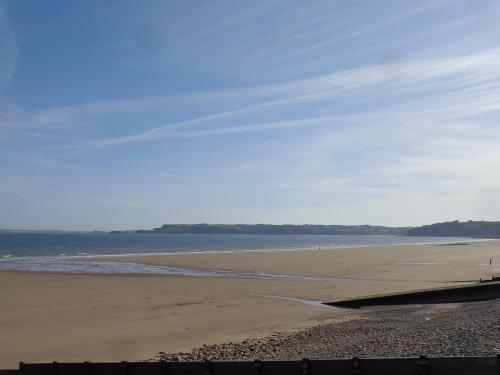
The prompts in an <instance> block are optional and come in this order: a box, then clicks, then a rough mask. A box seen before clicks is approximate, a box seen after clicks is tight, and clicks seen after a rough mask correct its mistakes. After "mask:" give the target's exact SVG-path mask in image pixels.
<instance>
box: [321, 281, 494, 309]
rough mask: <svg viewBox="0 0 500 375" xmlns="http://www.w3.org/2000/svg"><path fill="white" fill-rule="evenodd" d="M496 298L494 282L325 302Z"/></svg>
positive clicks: (353, 304) (354, 304)
mask: <svg viewBox="0 0 500 375" xmlns="http://www.w3.org/2000/svg"><path fill="white" fill-rule="evenodd" d="M497 298H500V282H496V281H495V282H482V283H476V284H471V285H466V286H455V287H446V288H436V289H425V290H417V291H412V292H402V293H390V294H381V295H375V296H369V297H362V298H354V299H348V300H341V301H335V302H327V303H326V305H329V306H336V307H348V308H359V307H364V306H384V305H410V304H434V303H463V302H477V301H491V300H494V299H497Z"/></svg>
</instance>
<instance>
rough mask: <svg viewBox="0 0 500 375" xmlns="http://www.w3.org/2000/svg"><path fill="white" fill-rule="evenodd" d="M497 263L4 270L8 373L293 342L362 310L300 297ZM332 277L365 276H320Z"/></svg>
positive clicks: (391, 253)
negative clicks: (278, 339) (279, 339)
mask: <svg viewBox="0 0 500 375" xmlns="http://www.w3.org/2000/svg"><path fill="white" fill-rule="evenodd" d="M490 257H494V259H495V261H496V262H497V263H498V260H500V241H487V242H477V243H473V244H470V245H468V246H462V245H451V246H439V245H427V246H421V245H412V246H410V245H405V246H378V247H368V248H366V247H364V248H360V247H358V248H354V249H353V248H347V249H335V250H332V251H309V250H306V251H288V252H237V253H229V254H228V253H222V254H221V253H219V254H182V255H175V256H172V255H167V256H139V257H121V258H119V257H114V258H113V262H130V261H133V262H136V263H141V264H145V265H153V266H170V267H180V268H189V269H195V270H201V271H203V270H207V269H209V270H219V271H227V270H229V271H231V272H260V273H271V274H287V275H305V276H309V277H312V278H315V279H311V280H309V281H307V282H305V281H303V280H297V279H295V280H275V279H256V278H255V279H254V278H230V277H205V276H200V277H184V276H179V275H156V274H115V275H109V274H100V275H95V274H82V273H80V274H76V273H73V274H62V273H44V272H22V271H4V272H0V300H1V301H2V309H1V310H0V332H1V334H0V347H1V348H2V350H1V351H0V367H3V368H8V367H12V366H16V365H17V363H18V362H19V361H26V362H51V361H54V360H57V361H61V362H62V361H78V362H79V361H85V360H89V361H121V360H129V361H133V360H145V359H148V358H152V357H153V356H154V355H156V354H157V353H159V352H160V351H163V352H168V353H177V352H181V351H182V352H189V351H191V350H192V349H193V348H199V347H201V346H203V345H205V344H206V345H213V344H223V343H228V342H240V341H244V340H248V339H257V340H260V339H264V338H266V337H269V336H271V335H274V334H279V333H281V334H288V333H293V332H297V331H298V330H300V329H302V328H307V327H315V326H318V325H321V324H326V323H328V322H332V321H336V320H338V319H347V318H349V319H352V318H353V317H356V316H359V314H363V313H364V312H363V311H364V310H360V311H352V310H344V309H340V308H325V307H318V306H314V304H305V303H302V302H300V301H299V300H304V301H323V302H327V301H334V300H338V299H348V298H356V297H362V296H366V295H374V294H383V293H396V292H403V291H411V290H417V289H426V288H427V289H428V288H435V287H439V286H443V282H446V283H447V284H448V285H453V284H458V283H457V280H464V279H467V280H476V279H477V280H478V279H479V278H480V277H487V276H488V274H489V268H488V267H485V266H483V265H481V264H485V262H486V260H487V259H489V258H490ZM104 259H109V258H104ZM96 261H97V262H98V261H99V260H96ZM92 262H94V261H93V260H91V259H88V263H92ZM110 276H112V277H110ZM328 277H330V278H331V277H339V278H353V279H354V278H360V279H359V280H329V281H328V280H325V279H322V278H328ZM368 279H378V281H374V280H368ZM401 280H406V281H407V282H401ZM270 296H273V297H277V298H270ZM417 309H418V308H417ZM33 316H36V319H33ZM361 328H362V326H361Z"/></svg>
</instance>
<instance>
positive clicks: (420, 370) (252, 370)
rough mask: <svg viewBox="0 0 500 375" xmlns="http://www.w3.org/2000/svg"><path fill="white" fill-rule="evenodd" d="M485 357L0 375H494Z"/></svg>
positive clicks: (41, 366)
mask: <svg viewBox="0 0 500 375" xmlns="http://www.w3.org/2000/svg"><path fill="white" fill-rule="evenodd" d="M498 358H499V357H497V356H489V357H445V358H425V357H421V358H374V359H359V360H358V359H342V360H312V361H309V360H302V361H254V362H252V361H205V362H121V363H120V362H117V363H89V362H86V363H33V364H23V365H21V366H20V369H19V371H16V370H7V371H3V370H0V375H235V374H237V375H295V374H296V375H323V374H325V375H326V374H336V375H343V374H345V375H348V374H349V375H353V374H354V375H355V374H358V375H415V374H421V375H452V374H453V375H466V374H467V375H476V374H477V375H479V374H481V375H498V374H499V373H500V360H499V359H498Z"/></svg>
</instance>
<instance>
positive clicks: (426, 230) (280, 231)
mask: <svg viewBox="0 0 500 375" xmlns="http://www.w3.org/2000/svg"><path fill="white" fill-rule="evenodd" d="M109 233H111V234H126V233H139V234H259V235H266V234H267V235H357V236H359V235H394V236H419V237H467V238H500V222H498V221H472V220H469V221H466V222H460V221H458V220H456V221H448V222H443V223H435V224H431V225H423V226H420V227H387V226H380V225H315V224H300V225H292V224H282V225H275V224H164V225H162V226H161V227H158V228H154V229H139V230H132V231H129V230H127V231H111V232H109Z"/></svg>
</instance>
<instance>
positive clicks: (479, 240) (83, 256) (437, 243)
mask: <svg viewBox="0 0 500 375" xmlns="http://www.w3.org/2000/svg"><path fill="white" fill-rule="evenodd" d="M391 237H393V236H391ZM435 238H439V237H435ZM490 241H500V239H498V238H468V237H464V240H463V241H456V240H453V241H435V242H412V243H407V242H401V243H399V242H398V243H391V244H367V245H339V246H328V247H318V246H315V247H296V248H266V249H237V250H207V251H204V250H196V251H191V250H189V251H173V252H145V253H114V254H90V253H87V252H82V253H78V254H74V255H67V254H65V253H60V254H57V255H20V256H17V255H12V254H4V255H2V256H0V261H1V260H2V259H3V260H7V259H31V258H56V259H98V258H115V257H118V258H120V257H149V256H151V257H154V256H179V255H202V254H216V255H218V254H238V253H273V252H302V251H333V250H344V249H358V248H363V249H364V248H378V247H384V248H385V247H399V246H426V245H429V246H454V245H457V246H459V245H468V244H474V243H482V242H490ZM0 271H1V270H0Z"/></svg>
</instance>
